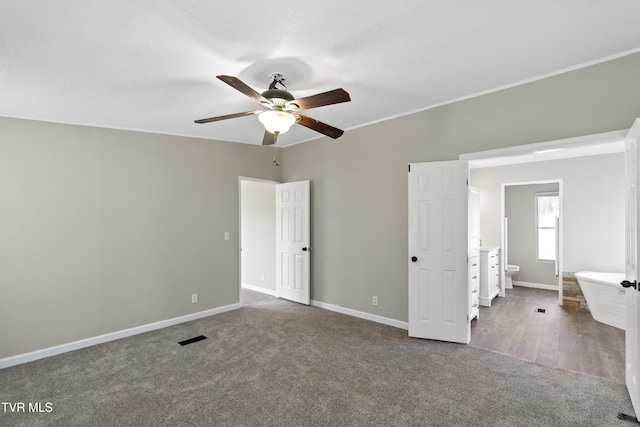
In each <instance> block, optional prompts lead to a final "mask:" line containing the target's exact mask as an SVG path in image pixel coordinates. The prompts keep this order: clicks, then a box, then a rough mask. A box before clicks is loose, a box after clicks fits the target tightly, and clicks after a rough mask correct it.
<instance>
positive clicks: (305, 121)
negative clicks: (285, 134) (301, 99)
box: [298, 114, 344, 139]
mask: <svg viewBox="0 0 640 427" xmlns="http://www.w3.org/2000/svg"><path fill="white" fill-rule="evenodd" d="M298 116H300V120H299V121H298V124H299V125H302V126H305V127H308V128H309V129H313V130H315V131H316V132H320V133H322V134H324V135H327V136H330V137H331V138H333V139H336V138H340V137H341V136H342V134H343V133H344V131H343V130H342V129H338V128H334V127H333V126H330V125H328V124H326V123H323V122H321V121H319V120H316V119H313V118H311V117H309V116H305V115H302V114H298Z"/></svg>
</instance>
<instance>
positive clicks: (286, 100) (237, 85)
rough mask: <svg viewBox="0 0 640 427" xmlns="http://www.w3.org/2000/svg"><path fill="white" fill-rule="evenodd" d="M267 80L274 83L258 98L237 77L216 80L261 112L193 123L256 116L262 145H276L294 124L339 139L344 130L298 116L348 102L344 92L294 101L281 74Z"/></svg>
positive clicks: (317, 95)
mask: <svg viewBox="0 0 640 427" xmlns="http://www.w3.org/2000/svg"><path fill="white" fill-rule="evenodd" d="M269 77H270V78H271V79H273V81H272V82H271V84H270V85H269V89H267V90H266V91H264V92H262V93H261V94H260V93H258V92H256V91H255V90H253V89H252V88H251V87H249V86H248V85H247V84H245V83H244V82H243V81H242V80H240V79H239V78H237V77H233V76H217V78H218V79H220V80H222V81H223V82H225V83H226V84H228V85H229V86H231V87H232V88H234V89H236V90H238V91H240V92H242V93H243V94H245V95H246V96H248V97H249V98H251V99H253V100H254V101H256V102H258V103H260V106H261V107H262V109H261V110H253V111H244V112H242V113H235V114H227V115H224V116H217V117H210V118H208V119H200V120H196V121H195V122H196V123H209V122H217V121H220V120H226V119H233V118H236V117H244V116H251V115H257V116H258V120H260V123H262V124H263V125H264V127H265V132H264V137H263V139H262V145H273V144H275V143H276V140H277V138H278V135H279V134H281V133H285V132H286V131H288V130H289V128H290V127H291V126H293V125H294V124H296V123H298V124H300V125H302V126H304V127H307V128H309V129H312V130H315V131H316V132H320V133H321V134H324V135H327V136H329V137H331V138H333V139H336V138H339V137H340V136H342V134H343V133H344V131H343V130H341V129H338V128H335V127H333V126H330V125H328V124H326V123H323V122H321V121H319V120H316V119H314V118H311V117H309V116H305V115H304V114H300V110H308V109H311V108H316V107H322V106H325V105H331V104H339V103H341V102H348V101H351V98H350V97H349V94H348V93H347V92H346V91H345V90H344V89H334V90H330V91H328V92H323V93H318V94H316V95H311V96H307V97H304V98H298V99H296V98H294V97H293V95H291V93H290V92H288V91H287V87H286V86H285V85H284V80H285V78H284V76H283V75H282V74H280V73H272V74H270V75H269ZM280 87H281V88H283V89H281V88H280Z"/></svg>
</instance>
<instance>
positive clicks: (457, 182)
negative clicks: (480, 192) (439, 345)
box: [408, 160, 471, 344]
mask: <svg viewBox="0 0 640 427" xmlns="http://www.w3.org/2000/svg"><path fill="white" fill-rule="evenodd" d="M468 175H469V169H468V162H467V161H466V160H455V161H447V162H429V163H414V164H411V165H409V260H408V264H409V336H411V337H417V338H427V339H434V340H440V341H451V342H459V343H464V344H467V343H469V341H470V340H471V324H470V322H469V282H468V274H467V271H468V267H467V259H468V258H467V255H468V234H467V232H468V221H469V213H468V194H467V192H468Z"/></svg>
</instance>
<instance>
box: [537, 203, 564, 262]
mask: <svg viewBox="0 0 640 427" xmlns="http://www.w3.org/2000/svg"><path fill="white" fill-rule="evenodd" d="M541 197H557V198H558V215H560V212H559V210H560V204H559V202H560V193H559V192H558V191H541V192H539V193H536V194H535V203H534V208H535V218H536V231H535V232H536V261H538V262H555V261H556V259H557V258H558V253H557V246H558V245H557V243H558V242H555V246H556V248H555V249H554V252H555V258H553V259H547V258H540V230H555V229H556V223H555V221H554V223H553V226H544V227H541V226H540V223H539V220H540V209H539V200H540V198H541ZM556 238H557V237H556Z"/></svg>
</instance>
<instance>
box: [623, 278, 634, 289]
mask: <svg viewBox="0 0 640 427" xmlns="http://www.w3.org/2000/svg"><path fill="white" fill-rule="evenodd" d="M620 284H621V285H622V287H623V288H633V289H637V287H638V284H637V283H636V281H635V280H634V281H633V282H630V281H628V280H623V281H622V282H620Z"/></svg>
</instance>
